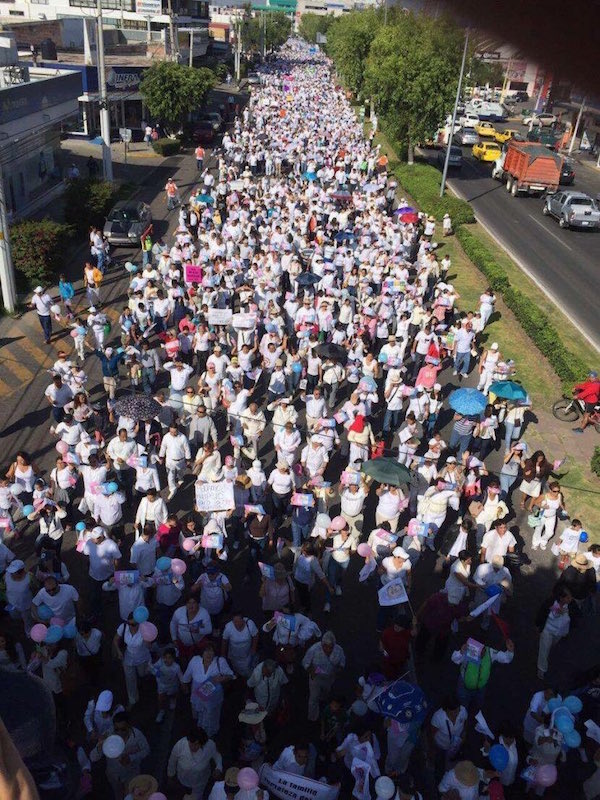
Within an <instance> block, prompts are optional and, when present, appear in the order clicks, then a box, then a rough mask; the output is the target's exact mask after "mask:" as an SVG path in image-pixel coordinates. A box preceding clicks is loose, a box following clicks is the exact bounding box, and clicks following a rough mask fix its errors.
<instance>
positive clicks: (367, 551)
mask: <svg viewBox="0 0 600 800" xmlns="http://www.w3.org/2000/svg"><path fill="white" fill-rule="evenodd" d="M356 552H357V553H358V555H359V556H362V557H363V558H368V557H369V556H372V555H373V551H372V550H371V548H370V547H369V545H368V544H367V543H366V542H361V544H359V545H358V547H357V548H356Z"/></svg>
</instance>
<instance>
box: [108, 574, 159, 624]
mask: <svg viewBox="0 0 600 800" xmlns="http://www.w3.org/2000/svg"><path fill="white" fill-rule="evenodd" d="M128 577H129V576H128ZM150 586H152V579H151V578H146V579H140V578H136V577H133V576H132V577H131V582H129V583H124V582H122V583H115V580H114V578H110V579H109V580H107V581H105V582H104V583H103V584H102V591H103V592H117V597H118V599H119V616H120V617H121V619H122V620H123V622H126V621H127V620H128V619H129V617H131V615H132V614H133V612H134V611H135V610H136V608H139V607H140V606H145V605H146V599H145V598H146V595H145V590H146V589H147V588H149V587H150Z"/></svg>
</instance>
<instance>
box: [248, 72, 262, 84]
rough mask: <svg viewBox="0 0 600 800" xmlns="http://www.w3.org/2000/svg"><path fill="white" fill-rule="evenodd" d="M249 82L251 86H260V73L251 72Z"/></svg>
mask: <svg viewBox="0 0 600 800" xmlns="http://www.w3.org/2000/svg"><path fill="white" fill-rule="evenodd" d="M247 80H248V83H249V84H250V86H258V85H259V84H260V75H259V74H258V72H249V73H248V78H247Z"/></svg>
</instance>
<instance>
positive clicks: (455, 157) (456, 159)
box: [437, 146, 463, 169]
mask: <svg viewBox="0 0 600 800" xmlns="http://www.w3.org/2000/svg"><path fill="white" fill-rule="evenodd" d="M445 161H446V148H445V147H443V148H442V149H441V150H439V151H438V154H437V162H438V165H439V166H440V167H442V168H443V167H444V162H445ZM462 163H463V159H462V150H461V149H460V147H454V146H452V147H450V158H449V159H448V167H449V168H450V169H460V168H461V167H462Z"/></svg>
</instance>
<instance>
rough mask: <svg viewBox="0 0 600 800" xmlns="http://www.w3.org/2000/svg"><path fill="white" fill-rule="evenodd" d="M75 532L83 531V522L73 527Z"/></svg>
mask: <svg viewBox="0 0 600 800" xmlns="http://www.w3.org/2000/svg"><path fill="white" fill-rule="evenodd" d="M75 530H76V531H84V530H85V522H78V523H77V525H75Z"/></svg>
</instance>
